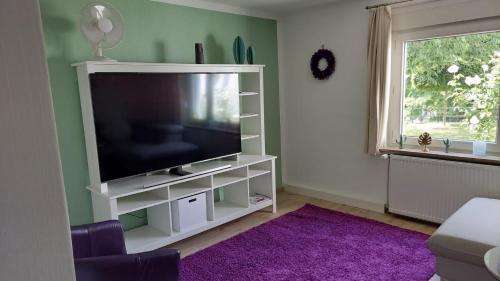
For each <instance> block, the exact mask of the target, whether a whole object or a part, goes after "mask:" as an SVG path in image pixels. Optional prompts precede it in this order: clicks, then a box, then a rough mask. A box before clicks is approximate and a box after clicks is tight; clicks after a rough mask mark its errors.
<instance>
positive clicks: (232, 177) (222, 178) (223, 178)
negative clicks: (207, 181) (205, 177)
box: [213, 167, 247, 188]
mask: <svg viewBox="0 0 500 281" xmlns="http://www.w3.org/2000/svg"><path fill="white" fill-rule="evenodd" d="M246 179H247V171H246V169H245V168H244V167H243V168H239V169H234V170H231V171H227V172H222V173H218V174H214V179H213V187H214V188H218V187H221V186H226V185H230V184H233V183H237V182H240V181H244V180H246Z"/></svg>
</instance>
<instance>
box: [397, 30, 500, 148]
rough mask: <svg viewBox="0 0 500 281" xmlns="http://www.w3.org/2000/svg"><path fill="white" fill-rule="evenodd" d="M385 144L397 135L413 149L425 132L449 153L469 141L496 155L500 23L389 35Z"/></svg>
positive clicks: (499, 111)
mask: <svg viewBox="0 0 500 281" xmlns="http://www.w3.org/2000/svg"><path fill="white" fill-rule="evenodd" d="M392 46H393V49H392V70H391V73H392V74H391V75H392V78H391V83H392V93H391V100H390V112H389V120H388V121H389V128H388V129H389V130H388V139H389V145H392V146H397V144H396V140H397V139H398V138H399V136H400V135H406V136H408V141H407V145H409V146H410V147H411V146H412V145H416V146H418V143H417V140H418V136H419V135H420V134H422V133H423V132H429V133H430V134H431V135H432V138H433V140H434V141H433V144H432V146H434V149H436V150H441V149H440V148H439V147H443V146H444V145H443V143H442V141H441V140H440V139H448V138H449V139H450V140H452V143H453V144H452V149H454V150H461V151H472V143H473V142H474V141H485V142H487V151H488V152H494V153H500V138H499V136H500V128H499V117H500V22H499V21H498V20H483V21H477V22H463V23H454V24H447V25H441V26H429V27H423V28H420V29H413V30H412V29H408V30H401V31H396V32H394V33H393V44H392Z"/></svg>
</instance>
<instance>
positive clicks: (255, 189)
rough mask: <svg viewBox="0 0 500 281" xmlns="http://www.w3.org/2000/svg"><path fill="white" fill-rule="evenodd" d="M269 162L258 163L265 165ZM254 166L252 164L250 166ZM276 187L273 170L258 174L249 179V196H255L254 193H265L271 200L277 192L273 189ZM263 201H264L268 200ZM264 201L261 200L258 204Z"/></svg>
mask: <svg viewBox="0 0 500 281" xmlns="http://www.w3.org/2000/svg"><path fill="white" fill-rule="evenodd" d="M265 164H267V163H261V164H258V165H265ZM250 167H252V166H250ZM273 187H274V179H273V175H272V173H271V172H267V173H263V174H260V175H258V176H254V177H252V178H250V179H249V180H248V190H249V196H254V195H257V194H259V195H264V196H266V197H268V198H269V200H271V201H272V200H273V197H274V196H275V193H274V191H273ZM266 201H267V200H265V201H262V202H266ZM262 202H259V203H258V204H257V205H259V204H261V203H262Z"/></svg>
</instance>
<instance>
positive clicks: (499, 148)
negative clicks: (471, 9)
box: [387, 18, 500, 153]
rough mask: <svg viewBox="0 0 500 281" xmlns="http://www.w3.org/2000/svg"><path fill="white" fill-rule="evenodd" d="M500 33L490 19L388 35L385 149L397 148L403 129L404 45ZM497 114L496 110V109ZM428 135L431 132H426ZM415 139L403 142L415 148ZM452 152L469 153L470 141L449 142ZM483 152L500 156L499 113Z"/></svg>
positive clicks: (499, 23)
mask: <svg viewBox="0 0 500 281" xmlns="http://www.w3.org/2000/svg"><path fill="white" fill-rule="evenodd" d="M487 32H500V19H499V18H490V19H482V20H474V21H468V22H460V23H452V24H443V25H438V26H431V27H424V28H418V29H412V30H403V31H397V32H393V34H392V54H391V61H392V62H391V69H392V70H391V82H392V85H391V93H390V105H389V119H388V120H389V121H388V128H387V139H388V141H387V142H388V143H387V145H388V146H392V147H394V146H398V144H397V143H396V140H397V139H398V138H399V135H400V134H401V132H402V128H403V104H404V96H405V93H404V92H403V89H404V88H403V87H404V83H405V79H404V76H405V73H404V70H405V69H406V65H405V64H406V53H405V51H406V50H405V46H406V42H409V41H417V40H428V39H433V38H439V37H449V36H459V35H468V34H475V33H487ZM499 111H500V109H499ZM429 133H431V135H432V132H429ZM417 140H418V138H417V137H408V140H407V142H406V144H407V145H409V146H418V142H417ZM441 140H442V139H438V138H436V139H433V142H432V145H431V146H430V147H431V148H434V149H436V148H437V149H442V148H444V144H443V142H442V141H441ZM452 141H453V144H452V150H454V151H460V152H469V153H471V152H472V144H473V141H466V140H452ZM486 151H487V153H500V113H499V118H498V120H497V135H496V142H495V143H491V142H487V148H486Z"/></svg>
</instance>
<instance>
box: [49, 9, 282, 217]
mask: <svg viewBox="0 0 500 281" xmlns="http://www.w3.org/2000/svg"><path fill="white" fill-rule="evenodd" d="M88 2H89V1H83V0H40V5H41V10H42V20H43V28H44V33H45V41H46V42H45V44H46V50H47V61H48V65H49V73H50V82H51V87H52V95H53V99H54V107H55V114H56V123H57V130H58V135H59V145H60V151H61V158H62V166H63V173H64V181H65V184H66V196H67V200H68V206H69V215H70V221H71V224H81V223H88V222H91V221H92V208H91V200H90V194H89V192H88V191H87V190H86V189H85V186H87V185H88V183H89V179H88V173H87V164H86V163H87V162H86V154H85V144H84V136H83V124H82V117H81V109H80V101H79V96H78V86H77V77H76V72H75V70H74V69H73V68H72V67H71V66H70V64H71V63H74V62H78V61H83V60H86V59H88V58H90V57H91V56H92V49H91V48H90V46H89V44H88V43H87V42H86V41H85V39H84V38H83V36H82V35H81V34H80V31H79V27H78V17H79V13H80V9H81V8H82V7H83V6H85V4H86V3H88ZM108 2H110V3H111V4H113V6H114V7H115V8H116V9H118V10H119V11H120V12H121V14H122V16H123V18H124V21H125V37H124V39H123V41H122V42H121V43H120V44H119V45H118V46H117V47H115V48H114V49H112V50H108V51H106V53H105V54H106V55H107V56H109V57H111V58H114V59H117V60H119V61H137V62H160V63H162V62H168V63H194V57H195V56H194V43H196V42H202V43H203V45H204V49H205V62H206V63H215V64H219V63H221V64H229V63H233V62H234V61H233V56H232V42H233V40H234V38H235V37H236V36H237V35H241V36H242V37H243V38H244V39H245V42H246V43H247V45H248V44H250V45H252V46H253V47H254V49H255V50H256V63H257V64H265V65H266V68H265V77H264V79H265V112H266V114H265V118H266V120H265V124H266V149H267V153H268V154H273V155H278V156H279V155H280V133H279V129H280V123H279V97H278V54H277V35H276V21H274V20H268V19H260V18H254V17H247V16H239V15H232V14H226V13H220V12H213V11H207V10H201V9H195V8H188V7H181V6H175V5H168V4H164V3H158V2H153V1H149V0H108ZM280 167H281V166H280V163H279V161H278V165H277V186H278V187H279V186H281V168H280ZM139 220H140V218H139Z"/></svg>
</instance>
